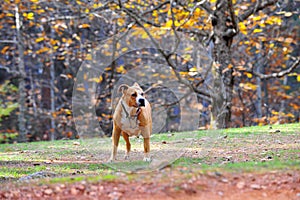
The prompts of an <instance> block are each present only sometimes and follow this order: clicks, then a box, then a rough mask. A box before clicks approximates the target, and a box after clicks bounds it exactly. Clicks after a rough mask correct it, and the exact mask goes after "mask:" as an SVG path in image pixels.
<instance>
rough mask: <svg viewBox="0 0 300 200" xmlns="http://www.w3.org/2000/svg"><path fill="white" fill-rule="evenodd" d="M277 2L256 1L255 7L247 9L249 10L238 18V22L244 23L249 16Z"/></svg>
mask: <svg viewBox="0 0 300 200" xmlns="http://www.w3.org/2000/svg"><path fill="white" fill-rule="evenodd" d="M277 2H278V0H267V1H264V0H261V1H257V3H256V5H255V6H252V7H251V8H249V10H247V11H246V12H244V13H243V14H241V15H240V16H238V20H239V21H240V22H241V21H244V20H246V19H247V18H248V17H250V15H252V14H255V13H257V12H258V11H260V10H263V9H264V8H266V7H268V6H272V5H274V4H275V3H277Z"/></svg>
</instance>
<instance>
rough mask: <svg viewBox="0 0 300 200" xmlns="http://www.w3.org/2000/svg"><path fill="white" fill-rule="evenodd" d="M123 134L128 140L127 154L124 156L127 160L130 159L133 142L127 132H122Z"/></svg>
mask: <svg viewBox="0 0 300 200" xmlns="http://www.w3.org/2000/svg"><path fill="white" fill-rule="evenodd" d="M122 135H123V138H124V140H125V142H126V154H125V156H124V159H125V160H128V159H129V152H130V150H131V144H130V141H129V135H128V134H127V133H125V132H122Z"/></svg>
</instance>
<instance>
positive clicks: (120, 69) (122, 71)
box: [116, 65, 126, 73]
mask: <svg viewBox="0 0 300 200" xmlns="http://www.w3.org/2000/svg"><path fill="white" fill-rule="evenodd" d="M116 71H117V72H118V73H125V72H126V70H125V68H124V66H123V65H121V66H120V67H118V68H117V69H116Z"/></svg>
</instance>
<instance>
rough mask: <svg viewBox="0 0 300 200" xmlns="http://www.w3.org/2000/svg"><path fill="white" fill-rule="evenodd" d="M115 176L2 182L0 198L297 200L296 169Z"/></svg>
mask: <svg viewBox="0 0 300 200" xmlns="http://www.w3.org/2000/svg"><path fill="white" fill-rule="evenodd" d="M117 175H118V176H119V177H120V178H118V180H111V181H108V180H106V181H96V182H89V181H81V182H76V183H70V184H62V183H59V184H47V185H46V184H45V185H44V184H42V185H37V184H34V183H29V184H28V183H19V184H17V185H16V184H14V185H12V184H6V185H5V186H3V188H1V189H0V199H101V200H102V199H110V200H118V199H130V200H133V199H149V200H150V199H151V200H152V199H153V200H156V199H189V200H190V199H191V200H193V199H197V200H199V199H244V200H247V199H272V200H275V199H283V200H284V199H287V200H288V199H289V200H290V199H292V200H293V199H295V200H297V199H300V171H297V170H296V171H286V172H282V171H273V172H267V173H256V174H254V173H224V174H223V173H220V172H208V173H203V172H193V171H190V170H189V169H187V168H176V169H175V168H173V169H171V168H166V169H163V170H162V171H160V172H152V173H150V174H149V173H147V174H139V175H134V176H135V178H134V179H132V180H130V178H128V175H127V174H125V173H118V174H117Z"/></svg>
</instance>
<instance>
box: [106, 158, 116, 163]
mask: <svg viewBox="0 0 300 200" xmlns="http://www.w3.org/2000/svg"><path fill="white" fill-rule="evenodd" d="M114 161H116V158H110V159H109V160H108V162H109V163H112V162H114Z"/></svg>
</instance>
